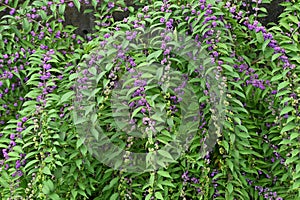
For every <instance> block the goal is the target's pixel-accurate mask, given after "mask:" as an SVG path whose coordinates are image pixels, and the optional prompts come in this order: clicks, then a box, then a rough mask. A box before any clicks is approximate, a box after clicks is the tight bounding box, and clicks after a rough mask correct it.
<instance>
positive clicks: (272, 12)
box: [241, 0, 285, 27]
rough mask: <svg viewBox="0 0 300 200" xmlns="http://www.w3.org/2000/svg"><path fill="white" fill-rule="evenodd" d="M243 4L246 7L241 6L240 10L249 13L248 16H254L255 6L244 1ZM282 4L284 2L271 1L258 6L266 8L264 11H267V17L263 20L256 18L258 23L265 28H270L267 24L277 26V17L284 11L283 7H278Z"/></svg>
mask: <svg viewBox="0 0 300 200" xmlns="http://www.w3.org/2000/svg"><path fill="white" fill-rule="evenodd" d="M245 2H246V3H247V6H242V7H241V8H242V9H243V10H245V11H249V12H250V14H254V13H255V11H254V10H253V6H254V5H255V3H252V1H251V0H246V1H245ZM282 2H285V0H273V1H272V3H270V4H266V3H264V4H259V7H264V8H266V10H267V11H268V15H267V16H266V17H263V18H258V21H259V22H260V23H261V24H262V25H263V26H266V27H270V26H268V24H269V23H272V22H273V23H275V24H277V23H278V21H279V19H278V17H279V15H280V14H281V13H283V11H284V7H283V6H281V5H279V4H280V3H282ZM251 5H252V7H251Z"/></svg>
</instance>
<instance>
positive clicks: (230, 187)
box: [227, 183, 233, 194]
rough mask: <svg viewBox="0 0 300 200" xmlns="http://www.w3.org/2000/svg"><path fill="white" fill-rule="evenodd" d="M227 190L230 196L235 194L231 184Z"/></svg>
mask: <svg viewBox="0 0 300 200" xmlns="http://www.w3.org/2000/svg"><path fill="white" fill-rule="evenodd" d="M227 190H228V192H229V194H231V193H232V192H233V186H232V184H231V183H228V184H227Z"/></svg>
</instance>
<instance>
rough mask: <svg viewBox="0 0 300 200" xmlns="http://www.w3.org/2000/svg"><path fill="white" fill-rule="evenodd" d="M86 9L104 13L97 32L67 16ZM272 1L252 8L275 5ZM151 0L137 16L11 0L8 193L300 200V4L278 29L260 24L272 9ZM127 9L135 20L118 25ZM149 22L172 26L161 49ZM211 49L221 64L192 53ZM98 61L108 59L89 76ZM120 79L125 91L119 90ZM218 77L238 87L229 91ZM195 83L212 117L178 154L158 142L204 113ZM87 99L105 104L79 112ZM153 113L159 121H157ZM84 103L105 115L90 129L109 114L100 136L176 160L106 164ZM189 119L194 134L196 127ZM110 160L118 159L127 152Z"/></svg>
mask: <svg viewBox="0 0 300 200" xmlns="http://www.w3.org/2000/svg"><path fill="white" fill-rule="evenodd" d="M84 3H85V4H91V5H92V9H87V10H85V12H93V13H94V15H95V27H94V30H95V31H94V33H89V34H88V35H86V36H85V37H83V36H80V35H76V34H75V30H76V28H77V27H73V26H71V25H67V24H65V23H64V19H65V17H66V16H64V13H65V10H66V9H69V8H72V7H75V8H76V9H78V10H81V11H82V9H84V8H85V7H84V6H83V4H84ZM260 3H261V1H258V2H254V3H253V5H252V6H251V7H252V8H253V9H254V10H256V11H258V10H260V11H261V12H262V13H263V12H265V10H264V9H263V8H261V7H260ZM263 3H271V2H263ZM140 5H142V6H141V7H140V8H138V9H136V10H135V9H134V8H133V7H131V6H129V7H126V5H125V3H124V2H122V1H115V2H109V1H106V0H105V1H104V2H101V3H99V2H98V1H96V0H92V1H91V2H89V1H86V2H83V1H79V0H74V1H64V0H60V1H58V0H54V1H41V0H34V1H30V0H26V1H21V0H19V1H18V0H0V12H1V15H0V16H2V18H1V20H0V23H1V26H0V49H1V50H0V68H1V69H0V71H1V76H0V103H1V107H0V123H1V125H0V133H1V135H0V136H1V137H0V149H1V153H0V170H1V173H0V182H1V185H0V187H1V190H0V197H1V199H23V198H26V199H53V200H56V199H111V200H113V199H147V200H148V199H166V200H168V199H229V200H231V199H288V200H289V199H291V200H292V199H297V198H300V161H299V157H300V148H299V147H300V146H299V144H300V140H299V139H300V133H299V119H300V115H299V102H298V98H299V95H300V87H299V84H298V82H299V80H300V79H299V77H298V74H299V70H300V68H299V66H300V65H299V64H300V54H299V51H300V44H299V28H300V22H299V20H300V14H299V13H300V2H299V1H297V0H296V1H291V2H284V3H282V6H284V8H285V10H284V12H283V13H282V14H281V16H280V20H279V23H278V24H271V26H270V28H268V29H267V28H265V27H263V26H261V25H260V22H259V19H260V17H263V16H264V15H263V14H261V13H260V14H258V13H255V12H253V13H254V14H251V15H248V14H247V13H246V12H244V11H243V8H244V7H245V5H244V3H243V2H241V1H228V2H227V1H212V0H200V1H192V0H191V1H175V0H169V1H167V0H164V1H153V2H152V3H151V4H150V3H149V2H148V3H147V2H144V3H143V2H142V3H141V4H140ZM259 7H260V8H259ZM120 11H125V12H126V11H128V12H129V16H128V17H126V18H124V19H123V20H121V21H114V17H113V15H114V14H115V13H116V12H120ZM2 13H3V15H2ZM146 28H149V29H151V30H155V31H161V32H162V33H164V35H163V36H162V37H163V40H161V38H158V39H153V40H152V41H151V42H152V44H158V46H159V47H160V48H147V49H146V51H145V49H140V48H136V47H133V43H130V42H131V41H133V40H134V39H138V38H139V35H140V34H141V33H142V32H143V31H145V30H146ZM168 33H171V34H170V35H171V36H174V35H175V36H185V37H186V38H189V39H190V41H193V43H194V44H195V45H196V46H197V45H198V46H197V47H199V48H198V49H197V48H195V49H193V48H191V47H183V50H182V51H180V52H181V53H178V52H179V50H178V49H176V48H178V47H179V49H180V48H182V46H181V44H182V43H180V37H178V38H177V37H171V38H168V37H167V36H168ZM118 37H119V38H121V39H120V40H116V38H118ZM120 41H121V43H118V42H120ZM130 45H132V46H130ZM142 45H143V43H142ZM200 46H201V48H200ZM129 48H131V49H134V48H135V50H134V51H129V50H128V49H129ZM199 49H204V50H205V51H207V52H208V55H209V56H208V58H202V57H201V55H203V54H202V53H203V52H201V51H200V52H199V51H193V50H199ZM175 50H176V51H175ZM194 57H195V58H196V59H195V60H197V59H199V58H201V59H203V62H204V63H206V65H209V64H208V63H212V64H211V65H209V66H211V68H207V67H206V65H205V64H203V66H195V65H193V64H191V63H194V62H193V58H194ZM105 58H109V60H105ZM87 62H90V63H88V65H87V64H86V63H87ZM97 62H98V63H97ZM91 63H92V64H91ZM149 63H150V64H153V63H158V64H159V63H160V64H161V65H163V66H164V68H163V69H164V70H165V71H164V72H163V71H159V70H157V71H158V72H155V71H156V70H155V67H152V68H151V67H149ZM90 65H93V66H95V67H90V68H87V69H86V70H87V71H85V68H86V67H87V66H90ZM145 66H146V67H145ZM138 69H139V72H141V73H140V74H139V73H136V72H137V70H138ZM208 71H210V72H213V73H209V72H208ZM125 72H129V74H130V76H129V75H128V76H125V75H123V74H124V73H125ZM155 73H156V74H155ZM168 73H169V74H168ZM204 73H206V76H204V75H203V74H204ZM86 74H88V75H90V76H91V75H93V76H97V79H96V82H94V83H95V87H96V88H97V89H95V90H92V91H89V90H87V89H88V85H87V84H86V82H85V81H84V79H83V78H84V77H81V75H86ZM127 74H128V73H127ZM153 74H155V76H154V75H153ZM208 74H213V75H214V76H211V77H208ZM182 75H183V76H182ZM162 78H163V79H168V78H169V79H171V80H173V82H176V81H178V80H179V81H180V83H181V82H183V83H184V84H183V85H180V84H176V85H173V88H172V87H170V88H165V89H164V88H163V87H162V88H161V89H160V88H159V87H157V85H158V83H157V82H159V81H160V80H161V79H162ZM120 79H122V80H125V82H124V83H123V84H124V85H126V84H127V87H126V90H125V89H124V88H122V89H124V90H122V89H120V88H118V86H117V83H118V81H119V80H120ZM212 80H218V81H217V83H220V84H223V86H225V87H226V90H222V91H221V92H220V91H219V89H218V86H219V85H214V81H212ZM176 83H177V82H176ZM186 84H189V85H191V86H192V88H193V91H194V93H195V95H194V96H195V97H196V102H197V103H198V104H199V105H197V106H196V107H195V108H199V109H198V110H197V109H195V110H193V113H192V114H191V116H192V117H195V118H199V125H197V127H196V129H195V130H196V134H195V135H194V137H192V138H191V141H190V145H189V146H188V147H187V148H186V151H185V152H184V153H183V154H181V155H180V157H179V158H178V159H175V158H174V157H173V155H170V154H169V153H168V152H163V151H159V149H161V148H162V147H163V146H165V144H167V143H169V142H170V141H171V140H172V139H173V138H174V135H176V133H177V132H178V130H179V128H180V126H181V123H182V115H183V114H182V113H184V111H185V110H186V109H187V108H191V107H193V108H194V105H192V106H189V105H188V104H187V103H186V102H185V99H186V98H184V96H182V98H181V94H182V93H181V92H182V91H184V92H185V93H188V90H187V89H186V87H185V85H186ZM78 89H79V93H78V91H77V90H78ZM117 89H119V91H120V93H121V94H122V95H124V96H126V98H125V97H124V99H122V100H123V101H124V102H126V103H127V105H126V106H127V107H125V108H122V105H120V104H116V103H114V102H116V101H114V100H115V99H117V97H116V96H114V93H113V91H116V90H117ZM86 90H87V91H86ZM84 91H86V92H85V93H84ZM122 92H123V93H122ZM214 92H217V95H218V96H220V94H222V93H225V95H226V99H225V101H222V105H221V107H222V108H224V109H225V118H224V120H221V118H217V120H216V119H215V117H216V116H215V115H214V114H215V112H214V111H215V109H216V108H215V107H214V105H213V100H212V93H214ZM218 92H219V93H218ZM80 93H82V94H84V95H86V97H88V99H90V98H93V97H96V98H95V102H94V103H95V105H93V106H90V107H87V106H86V107H84V110H82V107H80V106H79V107H78V105H77V103H80V102H82V101H80V100H82V96H79V94H80ZM214 94H215V93H214ZM120 99H121V98H120ZM120 99H118V100H120ZM221 100H223V99H221ZM88 102H89V101H87V100H86V101H85V103H88ZM220 102H221V101H220ZM128 107H130V109H129V111H127V112H129V114H130V116H129V117H128V116H127V114H128V113H127V112H125V111H126V109H127V108H128ZM154 108H155V111H156V115H151V109H154ZM88 109H90V110H88ZM114 109H115V110H114ZM124 109H125V110H124ZM74 110H75V111H76V112H77V113H79V115H80V116H81V117H82V116H83V115H84V114H85V115H87V114H89V113H93V112H95V113H96V115H91V119H90V121H89V122H85V123H89V124H88V126H86V127H88V128H89V129H91V130H93V129H92V128H93V126H90V125H93V124H94V123H95V122H96V121H97V122H98V123H99V127H97V128H98V130H100V129H101V130H102V132H103V133H104V134H105V135H106V136H109V137H110V142H113V143H114V144H116V145H118V146H119V147H121V148H122V149H125V150H127V151H131V152H140V153H146V152H147V153H149V152H155V151H157V150H158V152H160V154H161V156H162V157H164V159H165V160H168V159H169V160H171V161H172V162H171V164H169V165H167V166H166V165H165V164H164V163H163V162H160V163H159V162H158V163H157V164H158V165H159V167H160V168H159V169H158V170H155V171H150V172H149V171H148V172H139V173H138V172H136V173H132V172H128V171H126V170H116V169H114V168H111V167H110V166H107V165H105V164H103V163H102V162H101V161H100V160H99V159H96V158H97V155H98V156H100V154H101V153H102V152H100V154H96V157H95V154H94V155H93V154H92V153H91V151H92V150H91V149H90V148H89V146H88V145H86V141H84V140H83V138H82V136H81V135H80V133H84V134H87V135H88V136H91V137H96V138H97V137H99V135H98V133H96V134H95V133H94V134H93V133H91V135H89V134H88V132H83V131H85V130H82V129H80V127H79V126H76V125H75V123H74V121H73V117H74V112H73V111H74ZM127 110H128V109H127ZM158 110H160V112H158ZM163 110H165V112H163ZM79 111H83V112H79ZM114 111H115V112H114ZM76 112H75V113H76ZM113 112H114V113H117V114H118V115H113V114H112V113H113ZM157 113H158V114H157ZM191 116H190V117H191ZM219 117H220V116H219ZM127 118H130V119H131V120H130V122H128V119H127ZM79 119H80V118H79ZM122 120H125V123H123V129H122V131H120V130H119V126H120V125H122V123H120V121H122ZM126 120H127V121H126ZM191 121H192V120H191ZM91 122H92V123H91ZM164 122H166V123H165V124H163V123H164ZM166 124H167V125H168V126H167V125H166ZM212 124H216V126H213V127H214V128H213V129H212V128H211V127H212V126H211V125H212ZM220 124H221V125H220ZM184 125H185V126H184V128H185V129H187V130H190V131H193V130H194V128H193V127H191V124H190V123H187V124H184ZM124 127H125V128H124ZM153 127H155V128H156V130H159V132H158V133H155V132H154V131H153V129H151V128H153ZM129 128H130V130H131V131H132V130H133V129H135V128H139V129H142V130H145V131H144V133H145V134H146V136H147V137H144V138H141V139H134V137H132V136H130V137H128V135H127V134H128V130H129ZM131 128H133V129H131ZM91 130H89V131H91ZM216 130H219V132H218V131H216ZM129 132H130V131H129ZM216 133H217V134H216ZM214 134H215V135H217V138H215V139H216V140H217V143H216V144H215V146H214V148H213V149H211V150H207V149H206V151H204V155H203V154H202V153H203V152H201V150H202V147H203V145H204V143H207V141H210V139H214V137H213V135H214ZM85 139H86V140H88V139H89V138H88V137H86V138H85ZM96 141H97V143H99V142H100V141H102V142H107V141H106V140H101V138H100V139H99V138H98V139H97V140H96ZM102 155H104V154H102ZM109 155H110V156H111V158H109V159H111V160H113V159H115V158H114V156H115V157H117V156H119V155H117V154H114V155H112V154H109ZM124 158H125V157H124ZM126 159H127V161H130V158H129V157H126ZM162 160H163V159H162ZM124 162H125V161H124ZM116 167H120V166H116Z"/></svg>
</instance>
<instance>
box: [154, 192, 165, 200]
mask: <svg viewBox="0 0 300 200" xmlns="http://www.w3.org/2000/svg"><path fill="white" fill-rule="evenodd" d="M155 197H156V198H157V199H164V198H163V196H162V194H161V193H160V192H155Z"/></svg>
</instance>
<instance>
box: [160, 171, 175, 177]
mask: <svg viewBox="0 0 300 200" xmlns="http://www.w3.org/2000/svg"><path fill="white" fill-rule="evenodd" d="M157 174H159V175H161V176H163V177H166V178H172V177H171V176H170V174H169V172H167V171H158V172H157Z"/></svg>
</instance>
